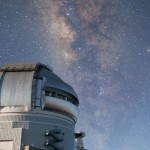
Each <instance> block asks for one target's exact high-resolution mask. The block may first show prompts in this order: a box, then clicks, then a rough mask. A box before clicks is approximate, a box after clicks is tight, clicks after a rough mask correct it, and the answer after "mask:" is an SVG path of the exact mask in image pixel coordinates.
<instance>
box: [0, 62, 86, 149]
mask: <svg viewBox="0 0 150 150" xmlns="http://www.w3.org/2000/svg"><path fill="white" fill-rule="evenodd" d="M78 105H79V100H78V97H77V94H76V93H75V91H74V90H73V88H72V87H71V86H69V85H68V84H66V83H65V82H64V81H63V80H62V79H61V78H59V77H58V76H57V75H56V74H54V73H53V71H52V69H51V68H49V67H48V66H46V65H43V64H41V63H35V64H34V63H33V64H28V63H25V64H21V63H20V64H10V65H5V66H3V67H1V68H0V150H85V149H84V146H83V142H82V138H83V137H84V136H85V134H84V133H83V132H80V133H74V128H75V123H76V121H77V116H78ZM75 139H76V140H75Z"/></svg>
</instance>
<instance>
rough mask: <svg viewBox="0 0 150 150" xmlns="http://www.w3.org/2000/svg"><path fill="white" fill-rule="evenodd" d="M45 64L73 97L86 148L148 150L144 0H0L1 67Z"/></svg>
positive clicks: (148, 42)
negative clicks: (32, 63)
mask: <svg viewBox="0 0 150 150" xmlns="http://www.w3.org/2000/svg"><path fill="white" fill-rule="evenodd" d="M37 61H38V62H41V63H45V64H48V65H49V66H51V67H52V68H53V70H54V72H55V73H56V74H57V75H59V76H60V77H61V78H62V79H63V80H64V81H65V82H67V83H69V84H70V85H71V86H72V87H73V88H74V89H75V91H76V92H77V94H78V96H79V99H80V106H79V109H80V116H79V119H78V122H77V124H76V131H84V132H85V133H86V137H85V138H84V143H85V145H84V146H85V148H87V149H89V150H150V1H149V0H120V1H119V0H0V65H3V64H5V63H15V62H37Z"/></svg>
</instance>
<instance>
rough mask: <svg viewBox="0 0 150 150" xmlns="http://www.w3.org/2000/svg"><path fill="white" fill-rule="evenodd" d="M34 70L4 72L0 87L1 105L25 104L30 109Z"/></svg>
mask: <svg viewBox="0 0 150 150" xmlns="http://www.w3.org/2000/svg"><path fill="white" fill-rule="evenodd" d="M33 74H34V71H31V72H6V73H5V76H4V79H3V82H2V88H1V99H0V100H1V106H27V107H28V110H30V109H31V92H32V80H33Z"/></svg>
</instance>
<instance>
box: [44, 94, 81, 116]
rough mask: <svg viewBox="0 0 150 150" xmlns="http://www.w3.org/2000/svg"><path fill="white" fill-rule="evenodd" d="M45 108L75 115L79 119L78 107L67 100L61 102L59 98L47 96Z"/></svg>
mask: <svg viewBox="0 0 150 150" xmlns="http://www.w3.org/2000/svg"><path fill="white" fill-rule="evenodd" d="M43 108H47V109H56V110H59V111H62V112H66V113H69V114H71V115H73V116H74V117H75V118H77V117H78V113H79V110H78V107H76V106H75V105H73V104H72V103H70V102H67V101H65V100H61V99H59V98H55V97H49V96H45V98H44V103H43Z"/></svg>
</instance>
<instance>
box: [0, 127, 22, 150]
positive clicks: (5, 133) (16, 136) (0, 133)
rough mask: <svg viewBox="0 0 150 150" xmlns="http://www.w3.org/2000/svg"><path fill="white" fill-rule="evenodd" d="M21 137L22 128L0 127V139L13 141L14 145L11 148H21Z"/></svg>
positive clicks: (18, 149)
mask: <svg viewBox="0 0 150 150" xmlns="http://www.w3.org/2000/svg"><path fill="white" fill-rule="evenodd" d="M21 137H22V128H12V129H0V141H1V142H2V141H3V142H5V141H12V142H13V145H12V149H11V150H20V147H21ZM0 149H1V147H0ZM2 150H3V149H2Z"/></svg>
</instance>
